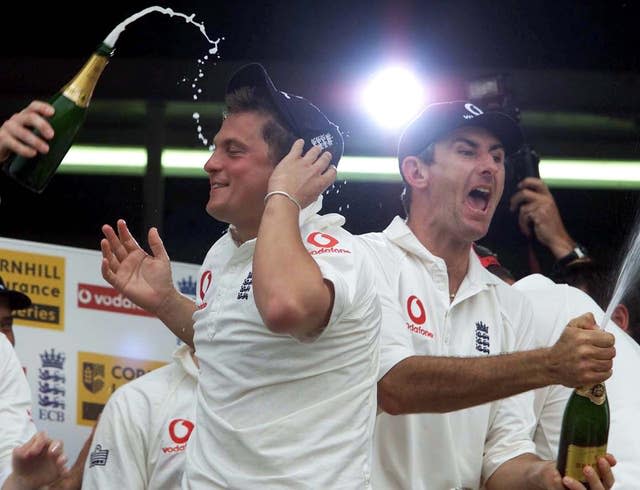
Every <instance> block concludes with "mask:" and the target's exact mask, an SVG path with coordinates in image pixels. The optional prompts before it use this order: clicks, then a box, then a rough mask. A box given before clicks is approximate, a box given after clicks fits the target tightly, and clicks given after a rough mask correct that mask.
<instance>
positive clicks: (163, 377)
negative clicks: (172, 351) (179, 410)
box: [109, 362, 180, 405]
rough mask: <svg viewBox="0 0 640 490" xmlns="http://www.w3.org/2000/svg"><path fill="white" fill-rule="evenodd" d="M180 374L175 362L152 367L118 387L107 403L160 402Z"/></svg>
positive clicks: (134, 403) (147, 403) (139, 403)
mask: <svg viewBox="0 0 640 490" xmlns="http://www.w3.org/2000/svg"><path fill="white" fill-rule="evenodd" d="M179 375H180V373H179V369H178V368H177V366H176V365H175V363H173V362H172V363H170V364H168V365H166V366H162V367H160V368H157V369H154V370H153V371H150V372H148V373H146V374H144V375H143V376H140V377H139V378H136V379H134V380H132V381H130V382H129V383H127V384H125V385H123V386H121V387H120V388H118V389H117V390H116V391H115V392H114V393H113V395H111V398H110V399H109V403H112V404H119V405H128V404H132V405H153V404H157V403H160V402H162V400H164V399H165V398H166V397H167V395H168V394H169V393H170V392H171V390H172V386H173V385H174V384H175V381H176V378H177V377H178V376H179Z"/></svg>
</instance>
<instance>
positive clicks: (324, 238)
mask: <svg viewBox="0 0 640 490" xmlns="http://www.w3.org/2000/svg"><path fill="white" fill-rule="evenodd" d="M307 242H308V243H310V244H311V245H314V246H316V247H320V248H332V247H335V246H336V245H337V244H338V243H339V242H338V240H336V239H335V238H333V237H332V236H331V235H327V234H326V233H322V232H319V231H314V232H313V233H310V234H309V236H308V237H307Z"/></svg>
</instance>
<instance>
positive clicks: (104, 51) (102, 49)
mask: <svg viewBox="0 0 640 490" xmlns="http://www.w3.org/2000/svg"><path fill="white" fill-rule="evenodd" d="M115 51H116V48H115V47H112V46H109V45H108V44H105V43H100V44H99V45H98V47H97V48H96V50H95V54H97V55H99V56H104V57H106V58H111V57H112V56H113V53H115Z"/></svg>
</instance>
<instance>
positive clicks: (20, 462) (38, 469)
mask: <svg viewBox="0 0 640 490" xmlns="http://www.w3.org/2000/svg"><path fill="white" fill-rule="evenodd" d="M12 459H13V461H12V464H13V471H12V473H11V475H10V476H9V478H8V479H7V481H6V482H5V484H4V485H3V487H2V488H3V490H9V489H11V490H18V489H19V490H23V489H36V488H40V487H42V486H43V485H47V484H48V483H51V482H52V481H54V480H56V479H57V478H60V477H61V476H63V475H65V474H66V472H67V471H68V470H67V468H66V466H65V465H66V463H67V457H66V456H65V455H64V452H63V445H62V442H61V441H54V440H52V439H50V438H49V437H47V435H46V434H45V433H44V432H38V433H37V434H36V435H34V436H33V437H32V438H31V439H30V440H29V441H27V442H26V443H25V444H23V445H22V446H19V447H17V448H15V449H14V450H13V458H12Z"/></svg>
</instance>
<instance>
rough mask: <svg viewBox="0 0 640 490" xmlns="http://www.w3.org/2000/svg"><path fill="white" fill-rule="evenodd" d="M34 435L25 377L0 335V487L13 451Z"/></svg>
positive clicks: (13, 353)
mask: <svg viewBox="0 0 640 490" xmlns="http://www.w3.org/2000/svg"><path fill="white" fill-rule="evenodd" d="M35 433H36V428H35V426H34V425H33V421H32V420H31V390H29V384H28V383H27V378H26V377H25V375H24V372H23V371H22V365H21V364H20V361H19V360H18V356H16V353H15V351H14V350H13V346H12V345H11V343H10V342H9V340H7V337H5V336H4V335H2V334H0V487H2V485H3V484H4V482H5V480H6V479H7V478H8V477H9V475H10V474H11V455H12V452H13V448H15V447H18V446H21V445H22V444H24V443H25V442H27V441H28V440H29V439H31V437H33V435H34V434H35Z"/></svg>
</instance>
